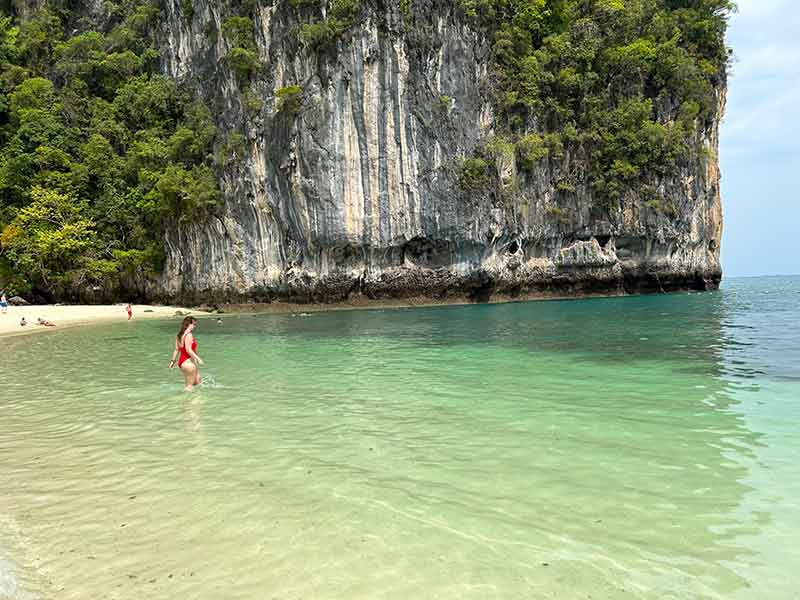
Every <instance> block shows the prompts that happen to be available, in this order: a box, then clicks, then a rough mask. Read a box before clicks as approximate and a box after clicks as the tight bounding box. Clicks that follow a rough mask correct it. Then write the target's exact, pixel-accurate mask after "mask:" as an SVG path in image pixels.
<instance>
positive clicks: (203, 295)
mask: <svg viewBox="0 0 800 600" xmlns="http://www.w3.org/2000/svg"><path fill="white" fill-rule="evenodd" d="M181 4H182V3H181V2H180V0H167V1H166V2H165V3H164V12H163V15H164V16H165V18H164V20H163V22H162V24H161V26H160V30H159V40H160V43H161V45H162V47H161V53H162V57H163V59H162V60H163V70H164V72H165V73H167V74H168V75H170V76H172V77H174V78H176V79H178V80H181V81H183V82H185V83H187V84H188V85H189V86H191V87H193V88H194V89H195V90H196V91H197V93H199V94H201V95H202V96H203V97H204V99H205V100H206V102H207V103H208V104H209V106H212V107H213V110H214V111H215V114H216V115H217V119H218V126H219V127H220V129H221V130H222V131H223V132H225V133H228V134H230V133H235V132H238V133H241V134H242V135H243V142H244V143H243V144H241V145H240V146H239V147H238V149H236V150H234V151H233V153H232V156H231V157H229V159H228V161H227V163H226V164H227V166H226V167H225V169H224V175H223V177H222V190H223V195H224V198H225V201H224V205H223V206H222V207H221V208H220V209H219V210H218V211H216V212H215V213H212V214H211V216H210V217H209V218H208V219H205V220H196V221H193V222H182V223H179V224H176V225H175V226H174V227H172V228H170V231H169V233H168V235H167V240H166V245H167V262H166V269H165V271H164V273H163V276H162V278H161V279H160V281H159V282H158V285H157V286H155V287H154V288H153V289H152V293H153V295H154V296H156V297H161V298H165V299H179V300H181V301H198V302H199V301H224V300H227V301H245V300H251V299H255V300H271V299H276V298H280V299H288V300H298V301H318V302H328V301H341V300H345V299H348V298H351V297H352V296H354V295H366V296H368V297H373V298H379V297H408V296H428V297H437V298H442V297H445V298H446V297H455V296H466V297H470V298H473V299H477V300H486V299H489V298H491V297H524V296H525V295H529V294H533V295H535V294H538V293H575V294H580V293H590V292H607V293H623V292H637V291H661V290H676V289H713V288H715V287H716V286H717V285H718V283H719V281H720V277H721V270H720V263H719V243H720V237H721V228H722V213H721V200H720V191H719V169H718V162H717V147H718V126H719V121H720V118H721V116H722V113H723V110H724V104H725V90H724V86H720V87H719V88H718V89H717V90H716V94H717V110H716V115H715V116H714V118H713V119H712V123H711V124H710V125H709V126H705V127H703V128H700V129H699V130H698V131H697V132H696V142H697V145H698V147H700V148H703V149H705V151H704V152H699V153H696V154H694V155H693V158H692V159H691V160H689V161H687V162H686V163H685V164H684V165H683V166H681V167H680V168H679V169H678V170H677V171H676V172H674V173H671V174H670V176H668V177H665V178H661V179H659V180H658V181H657V186H658V189H659V191H660V192H661V194H662V196H663V197H666V198H668V199H669V201H670V205H671V210H670V211H660V210H655V209H654V208H653V207H652V206H651V205H648V204H647V202H646V200H647V199H646V198H643V197H639V196H637V195H636V194H627V195H626V196H625V197H624V198H623V199H622V201H621V202H620V203H619V205H618V206H615V207H613V208H608V209H604V210H599V209H598V208H597V205H598V203H597V202H595V199H594V198H593V192H592V189H591V187H590V186H589V185H588V183H586V182H585V181H584V182H583V183H582V184H579V185H578V186H577V187H576V188H575V190H574V192H573V193H571V194H570V195H569V196H568V197H567V198H566V199H565V198H564V197H563V195H562V197H560V199H559V201H558V205H557V206H556V203H555V199H556V182H557V181H559V178H560V175H561V174H562V173H564V172H566V171H572V172H578V173H581V172H583V170H584V166H583V165H582V164H581V163H580V160H579V159H578V158H576V157H574V156H571V155H570V153H569V151H568V152H567V153H566V155H565V156H564V157H563V159H560V160H545V161H543V162H542V163H541V165H540V166H538V167H537V168H536V169H535V170H533V171H532V172H522V171H521V170H519V169H518V168H517V166H516V165H515V164H514V160H513V159H512V160H510V161H505V162H503V161H501V163H500V164H498V170H499V171H500V172H499V174H498V175H499V177H498V180H499V181H514V182H515V184H514V186H513V189H509V190H503V189H499V190H498V189H489V190H481V191H479V192H475V191H462V190H461V189H460V188H459V187H458V185H457V182H456V180H457V176H456V165H457V164H458V161H459V159H461V158H463V157H465V156H470V155H471V153H472V152H474V150H475V148H476V146H477V145H478V144H480V143H481V141H482V140H485V139H486V138H487V137H489V136H490V135H491V134H492V132H493V130H494V128H495V122H496V115H495V112H494V108H493V104H492V101H491V90H490V87H489V86H490V81H491V77H490V73H489V71H490V64H491V63H490V45H489V44H488V43H487V41H486V40H485V39H484V38H483V36H482V34H481V33H480V32H479V31H478V30H476V29H473V28H471V27H470V26H469V25H468V23H467V22H466V21H465V19H464V18H463V15H461V14H460V13H459V12H458V11H457V10H456V9H455V8H454V4H456V3H452V2H443V1H434V0H431V1H428V2H416V3H415V11H417V14H416V19H415V23H416V24H417V25H416V26H415V27H413V28H410V27H408V26H407V25H406V23H405V21H404V18H403V15H402V14H401V11H400V9H399V8H398V4H399V3H397V2H382V1H377V0H376V1H370V2H364V3H363V5H364V6H363V9H362V10H363V15H362V17H361V18H360V20H359V23H358V24H357V25H356V26H355V27H354V28H353V29H352V30H351V31H350V32H348V35H346V36H344V37H342V38H341V39H339V40H338V41H337V42H336V47H335V48H334V49H331V50H329V51H324V52H320V51H318V50H314V49H310V48H307V47H305V46H304V45H303V44H302V43H301V42H300V41H299V40H298V35H297V28H298V26H299V22H298V11H297V9H296V8H295V7H294V6H293V4H292V3H290V2H284V1H275V0H273V1H272V2H269V1H265V0H259V1H258V2H256V3H255V8H254V13H253V14H254V19H253V20H254V23H255V43H256V47H257V50H258V57H259V59H260V62H261V65H260V68H259V69H258V71H257V72H256V74H255V76H254V78H253V80H252V82H251V83H250V91H249V92H248V94H249V96H250V98H251V101H250V102H249V103H248V102H247V101H246V99H245V95H244V94H243V89H242V86H241V84H240V82H239V81H238V79H237V77H236V75H235V73H234V72H232V70H231V69H230V67H229V64H228V62H227V61H226V60H225V55H226V53H227V52H228V50H229V48H228V42H227V41H226V39H225V38H224V36H222V35H220V34H218V32H219V31H220V30H221V28H222V23H223V20H224V18H225V17H226V16H227V15H229V14H230V7H229V6H228V5H227V3H225V2H209V1H205V0H203V1H200V2H194V3H193V6H194V10H193V14H192V15H191V18H190V19H187V17H186V15H185V14H184V12H183V11H182V10H181ZM419 23H424V24H425V26H419ZM293 85H297V86H300V87H301V88H302V90H303V92H302V96H301V98H300V105H299V110H297V111H285V110H279V108H280V106H279V102H278V98H277V97H276V92H277V91H278V90H280V89H282V88H285V87H287V86H293ZM252 98H256V99H257V100H259V101H260V102H261V103H262V104H261V105H259V103H258V102H256V103H255V107H254V106H253V102H252ZM584 179H585V177H584ZM500 187H502V184H501V186H500Z"/></svg>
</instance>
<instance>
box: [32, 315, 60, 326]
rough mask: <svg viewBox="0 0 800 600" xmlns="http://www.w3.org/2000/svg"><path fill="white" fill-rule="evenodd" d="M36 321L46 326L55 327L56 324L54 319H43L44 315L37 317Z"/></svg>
mask: <svg viewBox="0 0 800 600" xmlns="http://www.w3.org/2000/svg"><path fill="white" fill-rule="evenodd" d="M36 322H37V323H38V324H39V325H44V326H45V327H55V326H56V324H55V323H53V322H52V321H48V320H47V319H43V318H42V317H37V319H36Z"/></svg>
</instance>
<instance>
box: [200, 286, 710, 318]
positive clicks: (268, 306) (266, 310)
mask: <svg viewBox="0 0 800 600" xmlns="http://www.w3.org/2000/svg"><path fill="white" fill-rule="evenodd" d="M714 291H717V290H689V289H685V290H669V291H665V292H658V293H647V292H641V293H626V292H595V293H580V294H565V293H563V292H560V293H557V292H553V293H546V292H537V293H531V294H520V295H517V296H508V295H499V294H498V295H494V296H492V298H491V299H489V300H486V301H475V300H472V299H470V298H468V297H467V296H454V297H450V298H445V299H436V298H430V297H425V296H415V297H410V298H402V299H391V298H385V299H375V298H366V297H364V296H360V297H358V299H355V300H350V301H347V302H331V303H293V302H283V301H277V302H251V303H219V304H213V305H205V304H204V305H201V306H202V308H203V310H204V311H206V309H218V310H219V314H223V315H224V314H227V315H231V316H232V315H240V314H287V313H300V312H307V313H312V312H314V313H319V312H338V311H350V310H382V309H404V308H435V307H440V306H469V305H490V304H514V303H520V302H544V301H548V300H590V299H598V298H633V297H637V296H661V295H672V294H703V293H709V292H714ZM205 314H214V315H216V314H217V313H216V312H213V313H212V312H207V311H206V312H205Z"/></svg>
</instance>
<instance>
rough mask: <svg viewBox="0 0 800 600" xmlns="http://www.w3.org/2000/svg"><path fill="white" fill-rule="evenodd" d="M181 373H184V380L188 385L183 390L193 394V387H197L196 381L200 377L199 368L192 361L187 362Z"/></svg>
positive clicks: (182, 366)
mask: <svg viewBox="0 0 800 600" xmlns="http://www.w3.org/2000/svg"><path fill="white" fill-rule="evenodd" d="M181 372H182V373H183V379H184V380H185V382H186V385H185V386H184V388H183V389H184V390H186V391H187V392H191V391H192V386H193V385H195V380H196V379H197V377H198V375H197V367H196V366H195V364H194V363H193V362H192V361H191V360H187V361H184V363H183V364H182V365H181Z"/></svg>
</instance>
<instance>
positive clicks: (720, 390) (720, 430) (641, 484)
mask: <svg viewBox="0 0 800 600" xmlns="http://www.w3.org/2000/svg"><path fill="white" fill-rule="evenodd" d="M799 318H800V278H765V279H748V280H732V281H729V282H726V284H725V286H724V289H723V290H722V291H721V292H718V293H710V294H690V295H686V294H679V295H668V296H646V297H635V298H618V299H593V300H577V301H553V302H533V303H520V304H507V305H492V306H485V305H481V306H465V307H447V308H429V309H408V310H375V311H354V312H333V313H324V314H312V315H308V316H292V315H279V316H276V315H264V316H227V315H226V316H225V317H224V323H223V324H222V325H217V324H216V323H215V322H214V321H213V320H203V321H201V323H200V326H199V328H198V330H197V332H196V333H197V338H198V343H199V349H198V351H199V353H200V355H201V356H202V357H203V358H204V359H205V361H206V365H207V367H206V368H205V369H204V371H203V372H204V375H205V376H206V378H207V379H208V380H209V383H210V384H209V385H206V386H204V387H202V388H201V389H198V390H197V391H195V392H194V393H192V394H186V393H183V392H182V391H181V387H182V385H181V378H180V374H179V373H178V372H177V371H168V370H167V369H166V363H167V361H168V359H169V356H170V354H171V344H172V336H173V335H174V330H175V329H176V323H173V322H135V321H134V322H132V323H120V324H118V325H113V326H97V327H91V328H86V329H83V330H69V331H61V332H54V333H51V334H48V335H37V336H32V337H25V338H12V339H5V340H2V348H3V351H2V355H0V394H1V397H0V598H3V597H4V596H8V597H11V598H19V599H28V598H58V599H59V600H68V599H95V598H119V599H129V598H130V599H134V598H136V599H139V598H151V599H152V598H197V599H206V598H208V599H218V598H273V597H275V598H522V597H524V598H539V597H542V598H549V597H554V598H588V597H591V598H702V597H708V598H793V597H796V590H797V589H798V587H800V545H798V544H797V540H798V539H800V432H799V431H798V421H799V420H800V334H798V327H797V323H798V319H799ZM212 380H213V382H212Z"/></svg>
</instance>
